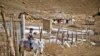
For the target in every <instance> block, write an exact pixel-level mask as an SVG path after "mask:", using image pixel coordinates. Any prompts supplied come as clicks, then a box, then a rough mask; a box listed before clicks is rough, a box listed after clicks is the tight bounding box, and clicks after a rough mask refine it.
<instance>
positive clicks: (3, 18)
mask: <svg viewBox="0 0 100 56" xmlns="http://www.w3.org/2000/svg"><path fill="white" fill-rule="evenodd" d="M0 7H1V16H2V20H3V27H4V30H5V33H6V38H7V40H6V41H7V55H8V56H10V49H9V48H10V41H9V36H8V31H7V27H6V22H5V14H4V7H3V6H0Z"/></svg>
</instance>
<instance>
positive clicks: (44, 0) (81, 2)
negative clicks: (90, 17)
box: [0, 0, 100, 14]
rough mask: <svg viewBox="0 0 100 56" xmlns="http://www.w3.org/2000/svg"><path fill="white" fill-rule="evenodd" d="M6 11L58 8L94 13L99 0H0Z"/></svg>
mask: <svg viewBox="0 0 100 56" xmlns="http://www.w3.org/2000/svg"><path fill="white" fill-rule="evenodd" d="M0 5H4V6H5V9H6V12H7V13H18V12H21V11H27V12H32V11H36V10H45V11H53V10H60V11H64V12H67V13H77V14H80V13H86V14H94V13H96V12H97V10H98V9H97V8H98V7H100V0H0Z"/></svg>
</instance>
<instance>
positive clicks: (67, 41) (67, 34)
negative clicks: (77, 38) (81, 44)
mask: <svg viewBox="0 0 100 56" xmlns="http://www.w3.org/2000/svg"><path fill="white" fill-rule="evenodd" d="M68 41H69V33H68V30H67V42H68Z"/></svg>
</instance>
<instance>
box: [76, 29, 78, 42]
mask: <svg viewBox="0 0 100 56" xmlns="http://www.w3.org/2000/svg"><path fill="white" fill-rule="evenodd" d="M75 37H76V39H75V41H76V43H77V37H78V36H77V31H76V36H75Z"/></svg>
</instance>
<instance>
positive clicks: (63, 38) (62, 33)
mask: <svg viewBox="0 0 100 56" xmlns="http://www.w3.org/2000/svg"><path fill="white" fill-rule="evenodd" d="M64 33H65V32H62V45H63V44H64Z"/></svg>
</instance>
